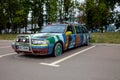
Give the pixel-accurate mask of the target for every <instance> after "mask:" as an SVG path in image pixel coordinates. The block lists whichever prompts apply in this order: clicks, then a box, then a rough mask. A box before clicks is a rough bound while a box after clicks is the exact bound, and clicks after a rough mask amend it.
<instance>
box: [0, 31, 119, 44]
mask: <svg viewBox="0 0 120 80" xmlns="http://www.w3.org/2000/svg"><path fill="white" fill-rule="evenodd" d="M17 35H18V34H0V40H13V39H14V38H15V37H16V36H17ZM91 37H92V39H91V42H92V43H115V44H120V32H117V33H116V32H111V33H110V32H109V33H92V34H91Z"/></svg>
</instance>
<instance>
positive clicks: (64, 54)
mask: <svg viewBox="0 0 120 80" xmlns="http://www.w3.org/2000/svg"><path fill="white" fill-rule="evenodd" d="M90 46H92V45H89V46H80V47H75V48H72V49H68V50H65V51H64V52H63V54H62V55H61V56H59V57H63V56H68V55H70V54H73V53H74V52H76V51H80V50H83V49H85V48H88V47H90ZM18 57H20V58H28V59H49V58H58V57H53V56H52V55H32V54H18Z"/></svg>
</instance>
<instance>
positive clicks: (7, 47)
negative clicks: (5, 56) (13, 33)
mask: <svg viewBox="0 0 120 80" xmlns="http://www.w3.org/2000/svg"><path fill="white" fill-rule="evenodd" d="M9 47H11V46H4V47H0V48H9Z"/></svg>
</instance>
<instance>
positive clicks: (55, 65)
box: [40, 46, 95, 67]
mask: <svg viewBox="0 0 120 80" xmlns="http://www.w3.org/2000/svg"><path fill="white" fill-rule="evenodd" d="M94 47H95V46H92V47H89V48H86V49H84V50H81V51H79V52H76V53H74V54H72V55H70V56H67V57H65V58H62V59H60V60H57V61H54V62H52V63H40V64H41V65H46V66H51V67H60V65H57V64H59V63H61V62H63V61H65V60H68V59H70V58H72V57H74V56H76V55H78V54H81V53H83V52H85V51H87V50H90V49H92V48H94Z"/></svg>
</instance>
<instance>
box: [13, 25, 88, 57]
mask: <svg viewBox="0 0 120 80" xmlns="http://www.w3.org/2000/svg"><path fill="white" fill-rule="evenodd" d="M89 44H90V34H89V32H88V30H87V28H86V27H85V26H84V25H80V24H54V25H48V26H46V27H44V28H42V29H41V30H40V31H39V32H38V33H36V34H23V35H18V36H17V37H16V38H15V40H14V41H13V43H12V48H13V49H14V51H15V52H17V53H18V54H19V53H22V54H33V55H53V56H55V57H56V56H60V55H61V54H62V53H63V51H65V50H68V49H72V48H75V47H78V46H81V45H89Z"/></svg>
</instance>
